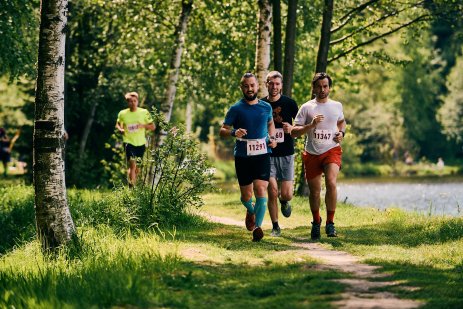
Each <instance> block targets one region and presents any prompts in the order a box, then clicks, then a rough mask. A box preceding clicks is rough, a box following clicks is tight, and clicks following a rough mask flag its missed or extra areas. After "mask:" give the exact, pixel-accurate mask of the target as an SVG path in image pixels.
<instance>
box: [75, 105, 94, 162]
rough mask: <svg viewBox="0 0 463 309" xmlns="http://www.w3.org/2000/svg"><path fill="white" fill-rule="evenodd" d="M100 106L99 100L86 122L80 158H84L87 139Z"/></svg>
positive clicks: (80, 145) (80, 146) (81, 141)
mask: <svg viewBox="0 0 463 309" xmlns="http://www.w3.org/2000/svg"><path fill="white" fill-rule="evenodd" d="M97 107H98V102H95V103H93V104H92V109H91V110H90V115H89V116H88V119H87V121H86V122H85V126H84V131H83V133H82V138H81V139H80V143H79V158H84V152H85V146H86V145H87V140H88V137H89V135H90V132H91V130H92V125H93V122H94V121H95V113H96V109H97Z"/></svg>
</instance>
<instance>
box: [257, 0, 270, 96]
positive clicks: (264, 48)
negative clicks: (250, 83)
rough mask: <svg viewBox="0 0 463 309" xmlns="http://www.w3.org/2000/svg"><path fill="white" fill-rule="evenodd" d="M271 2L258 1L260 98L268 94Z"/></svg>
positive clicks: (265, 0) (268, 0) (258, 76)
mask: <svg viewBox="0 0 463 309" xmlns="http://www.w3.org/2000/svg"><path fill="white" fill-rule="evenodd" d="M270 1H271V0H258V1H257V2H258V4H259V23H258V29H257V44H256V75H257V79H258V81H259V92H258V94H257V96H258V97H259V98H262V97H265V96H267V94H268V91H267V86H266V85H265V84H266V80H265V78H266V77H267V74H268V67H269V65H270V28H271V24H272V4H271V2H270Z"/></svg>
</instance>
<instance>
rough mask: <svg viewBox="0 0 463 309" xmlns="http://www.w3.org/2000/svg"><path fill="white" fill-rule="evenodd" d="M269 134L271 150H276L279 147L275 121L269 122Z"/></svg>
mask: <svg viewBox="0 0 463 309" xmlns="http://www.w3.org/2000/svg"><path fill="white" fill-rule="evenodd" d="M267 128H268V134H269V135H270V144H269V146H270V147H271V148H275V147H276V146H277V140H276V138H275V134H276V130H275V123H274V122H273V119H272V120H270V121H269V122H267Z"/></svg>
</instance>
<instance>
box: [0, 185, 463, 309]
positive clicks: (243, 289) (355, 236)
mask: <svg viewBox="0 0 463 309" xmlns="http://www.w3.org/2000/svg"><path fill="white" fill-rule="evenodd" d="M1 190H2V191H1V192H0V193H1V195H0V199H1V201H2V204H1V205H2V206H0V207H1V208H0V220H2V221H1V222H2V223H3V222H9V224H4V225H3V224H2V225H1V226H0V229H1V230H0V232H1V237H5V236H4V235H8V237H5V238H2V246H3V247H2V249H1V251H0V254H2V255H1V257H0V307H16V308H25V307H27V308H29V307H33V308H50V307H59V308H60V307H65V308H86V307H143V308H144V307H156V308H158V307H161V308H205V307H219V308H236V307H239V306H244V307H258V308H277V307H285V308H315V307H317V308H319V307H323V308H329V307H330V303H331V302H332V301H335V300H338V299H340V297H341V293H342V292H343V291H344V287H343V286H342V285H341V284H338V283H335V282H333V281H332V279H339V278H344V277H348V275H346V274H343V273H340V272H335V271H321V270H318V269H316V268H315V267H314V266H315V265H316V263H317V261H316V260H314V259H312V258H310V256H309V255H308V254H307V253H306V252H303V251H301V250H300V249H299V248H298V247H296V246H294V245H293V243H294V242H300V241H308V238H309V233H310V231H309V224H310V220H311V217H310V211H309V207H308V202H307V198H300V197H296V198H295V199H294V200H293V202H292V205H293V214H292V216H291V217H290V218H289V219H286V218H283V217H281V216H280V217H281V218H280V225H281V226H282V228H283V230H282V232H283V237H279V238H273V237H269V236H268V234H269V232H270V229H271V224H270V222H269V219H268V215H266V218H265V221H264V222H265V224H264V232H265V233H266V235H267V236H266V237H264V239H263V241H261V242H260V243H253V242H251V241H250V239H251V235H250V233H249V232H248V231H246V230H245V229H244V228H243V227H238V226H224V225H220V224H215V223H209V222H206V221H204V220H203V219H202V218H201V217H198V216H196V215H195V214H198V213H199V214H204V213H207V214H211V215H216V216H223V217H230V218H233V219H235V220H239V221H244V208H243V206H242V205H240V203H239V202H238V201H239V193H238V192H237V186H236V185H234V184H232V185H230V184H228V185H227V186H223V189H222V191H221V192H216V193H209V194H206V195H205V196H204V200H205V203H206V204H205V206H204V207H203V208H201V209H199V210H194V211H192V212H193V215H188V216H185V218H184V219H183V220H182V221H179V225H178V226H175V227H172V226H154V227H153V228H151V229H149V230H144V231H142V230H139V229H131V228H125V225H124V224H123V223H120V222H114V221H117V220H118V216H117V215H115V214H121V215H123V213H122V212H118V211H120V210H118V209H116V206H115V205H113V204H112V203H113V200H112V197H114V194H113V192H111V191H92V190H70V191H69V204H70V207H71V211H72V213H73V217H74V220H75V223H76V225H77V226H78V234H79V238H80V239H81V243H82V249H81V251H79V252H77V254H73V252H69V251H67V250H66V249H63V250H62V252H61V253H60V254H59V255H58V256H56V257H49V256H44V255H43V254H42V253H41V251H40V246H39V244H38V242H37V241H35V240H33V239H32V238H31V237H33V231H34V222H33V214H32V215H31V212H33V202H31V201H32V190H31V188H30V187H24V186H16V187H15V186H11V187H7V188H4V189H1ZM243 225H244V224H243ZM336 226H337V229H338V233H339V235H340V237H338V238H336V239H328V238H326V237H323V235H322V239H321V240H320V243H321V244H322V245H323V246H325V247H327V248H333V249H337V250H343V251H347V252H350V253H352V254H354V255H356V256H358V257H360V258H361V259H363V260H364V261H366V262H368V263H370V264H374V265H379V266H382V267H383V268H382V272H385V273H388V274H390V275H391V277H390V278H387V280H398V281H399V280H400V281H401V282H402V285H405V286H412V287H417V288H418V289H408V290H399V289H397V288H396V287H389V288H386V289H385V290H387V291H393V292H395V293H398V294H399V295H400V296H401V297H404V298H410V299H418V300H424V301H425V302H426V305H425V308H459V307H460V308H461V307H463V296H461V295H463V220H462V218H447V217H428V216H423V215H418V214H413V213H406V212H403V211H400V210H397V209H389V210H386V211H378V210H376V209H367V208H357V207H354V206H352V205H347V204H340V205H339V207H338V210H337V212H336ZM31 233H32V234H31ZM4 239H6V240H7V241H6V242H5V244H4ZM382 280H384V279H382Z"/></svg>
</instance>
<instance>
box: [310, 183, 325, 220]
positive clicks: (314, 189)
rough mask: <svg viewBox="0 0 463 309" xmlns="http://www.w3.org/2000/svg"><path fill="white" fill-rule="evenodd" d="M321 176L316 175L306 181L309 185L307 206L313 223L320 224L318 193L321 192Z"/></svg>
mask: <svg viewBox="0 0 463 309" xmlns="http://www.w3.org/2000/svg"><path fill="white" fill-rule="evenodd" d="M321 180H322V175H318V176H316V177H314V178H312V179H310V180H308V181H307V183H308V184H309V190H310V193H309V204H310V211H311V212H312V217H313V221H314V222H315V223H320V192H321V190H322V182H321Z"/></svg>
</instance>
